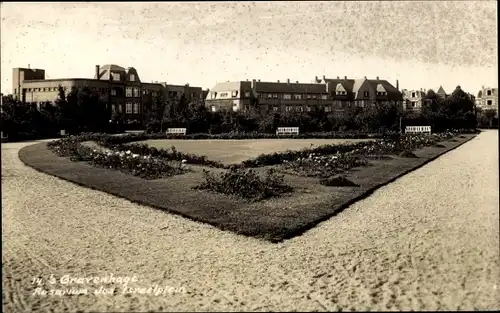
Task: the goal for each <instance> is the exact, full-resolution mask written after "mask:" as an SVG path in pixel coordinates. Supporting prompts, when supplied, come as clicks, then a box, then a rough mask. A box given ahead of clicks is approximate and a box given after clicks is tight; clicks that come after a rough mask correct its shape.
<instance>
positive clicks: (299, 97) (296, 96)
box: [293, 94, 302, 100]
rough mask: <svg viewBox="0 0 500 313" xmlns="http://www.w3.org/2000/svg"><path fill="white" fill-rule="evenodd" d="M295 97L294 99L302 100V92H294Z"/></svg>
mask: <svg viewBox="0 0 500 313" xmlns="http://www.w3.org/2000/svg"><path fill="white" fill-rule="evenodd" d="M293 99H294V100H301V99H302V95H301V94H294V95H293Z"/></svg>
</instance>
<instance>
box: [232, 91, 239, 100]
mask: <svg viewBox="0 0 500 313" xmlns="http://www.w3.org/2000/svg"><path fill="white" fill-rule="evenodd" d="M231 96H232V97H233V98H236V97H237V96H238V91H236V90H235V91H233V92H232V93H231Z"/></svg>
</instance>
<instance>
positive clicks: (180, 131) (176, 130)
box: [165, 128, 186, 135]
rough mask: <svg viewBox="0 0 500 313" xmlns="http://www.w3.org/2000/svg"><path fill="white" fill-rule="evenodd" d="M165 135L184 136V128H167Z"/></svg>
mask: <svg viewBox="0 0 500 313" xmlns="http://www.w3.org/2000/svg"><path fill="white" fill-rule="evenodd" d="M165 133H166V134H167V135H169V134H181V135H186V128H168V129H167V131H166V132H165Z"/></svg>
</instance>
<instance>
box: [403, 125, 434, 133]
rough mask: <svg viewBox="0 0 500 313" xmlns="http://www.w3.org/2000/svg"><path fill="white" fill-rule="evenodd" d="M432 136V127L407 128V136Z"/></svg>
mask: <svg viewBox="0 0 500 313" xmlns="http://www.w3.org/2000/svg"><path fill="white" fill-rule="evenodd" d="M422 133H424V134H430V133H431V127H430V126H406V129H405V134H422Z"/></svg>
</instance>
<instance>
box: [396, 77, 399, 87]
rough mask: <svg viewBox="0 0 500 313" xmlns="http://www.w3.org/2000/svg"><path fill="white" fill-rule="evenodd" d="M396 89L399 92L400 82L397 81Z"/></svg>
mask: <svg viewBox="0 0 500 313" xmlns="http://www.w3.org/2000/svg"><path fill="white" fill-rule="evenodd" d="M396 89H397V90H399V80H398V79H396Z"/></svg>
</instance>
